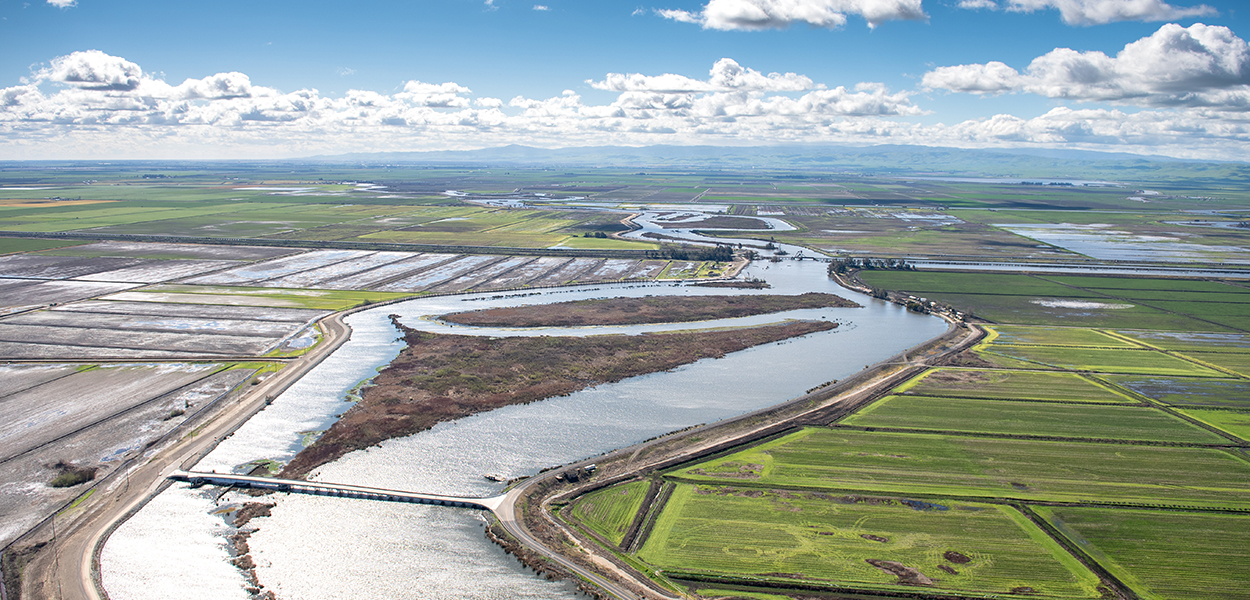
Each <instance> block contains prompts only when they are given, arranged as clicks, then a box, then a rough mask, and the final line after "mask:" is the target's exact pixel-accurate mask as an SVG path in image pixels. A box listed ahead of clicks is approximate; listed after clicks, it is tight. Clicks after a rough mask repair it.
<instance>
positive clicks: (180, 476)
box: [168, 471, 504, 512]
mask: <svg viewBox="0 0 1250 600" xmlns="http://www.w3.org/2000/svg"><path fill="white" fill-rule="evenodd" d="M168 478H169V479H172V480H174V481H184V482H187V483H190V484H191V486H192V487H199V486H202V485H219V486H223V487H236V488H252V489H258V490H272V491H275V492H288V493H291V494H312V495H314V496H334V497H337V498H358V499H362V500H381V501H383V502H408V503H411V504H433V505H436V506H456V507H460V508H471V509H476V510H489V511H491V512H496V511H498V510H499V506H500V505H501V504H503V501H504V496H494V497H491V498H473V497H458V496H440V495H438V494H421V493H417V492H404V491H400V490H387V489H382V488H371V487H364V486H359V485H344V484H341V483H322V482H319V481H302V480H298V479H275V478H273V477H252V476H250V475H232V474H229V473H204V472H200V471H174V472H173V473H171V474H170V475H169V477H168Z"/></svg>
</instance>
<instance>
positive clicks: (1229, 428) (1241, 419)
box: [1179, 408, 1250, 442]
mask: <svg viewBox="0 0 1250 600" xmlns="http://www.w3.org/2000/svg"><path fill="white" fill-rule="evenodd" d="M1179 412H1180V413H1181V414H1183V415H1186V416H1189V417H1193V418H1194V419H1197V420H1199V421H1202V422H1203V423H1206V424H1207V425H1210V426H1212V427H1216V428H1219V429H1222V430H1224V431H1226V432H1228V433H1230V434H1232V435H1235V436H1237V437H1239V438H1241V439H1242V440H1245V441H1248V442H1250V411H1245V410H1243V411H1237V410H1210V409H1199V408H1186V409H1182V410H1180V411H1179Z"/></svg>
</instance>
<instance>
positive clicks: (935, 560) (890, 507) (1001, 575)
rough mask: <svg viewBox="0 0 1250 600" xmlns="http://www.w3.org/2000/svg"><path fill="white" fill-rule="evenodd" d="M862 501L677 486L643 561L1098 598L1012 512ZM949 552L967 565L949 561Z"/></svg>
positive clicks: (1089, 580)
mask: <svg viewBox="0 0 1250 600" xmlns="http://www.w3.org/2000/svg"><path fill="white" fill-rule="evenodd" d="M859 500H860V501H859V502H854V501H849V499H844V498H835V497H830V496H828V495H824V494H812V493H790V492H784V491H779V490H771V491H760V490H751V489H744V488H733V487H719V486H694V485H681V486H678V487H677V489H676V490H675V491H674V493H673V496H672V498H671V499H670V500H669V502H668V504H667V505H666V506H665V508H664V512H663V513H662V514H661V515H660V518H659V520H658V521H657V522H656V525H655V529H654V530H653V532H652V534H651V536H650V537H649V538H648V539H647V542H646V544H644V546H643V547H642V549H641V550H640V551H639V552H638V556H639V558H641V559H642V560H644V561H646V562H648V563H650V564H652V565H655V566H657V567H660V568H662V569H664V570H665V571H667V572H668V574H669V575H670V576H675V577H680V572H702V573H713V574H726V575H731V576H742V577H744V579H747V580H749V579H750V578H752V577H760V576H763V577H769V576H771V577H772V578H774V579H773V580H774V581H776V580H777V579H781V580H782V581H786V580H789V581H793V582H795V583H799V582H803V581H814V582H824V581H827V580H835V581H837V582H838V583H839V584H840V585H851V586H856V587H862V588H866V589H890V588H894V589H898V588H899V587H901V586H898V578H897V577H896V576H895V575H892V574H890V573H887V572H885V571H883V570H882V569H879V568H877V567H874V566H873V565H872V564H870V563H868V562H867V561H868V560H880V561H897V562H899V563H902V564H903V565H905V566H907V567H910V568H913V569H916V570H918V571H919V572H920V573H922V574H923V575H925V576H927V577H929V578H931V579H932V580H934V585H932V586H926V587H925V588H924V589H925V591H926V592H929V593H938V592H943V591H944V592H962V593H995V594H1007V593H1010V592H1011V590H1012V589H1013V588H1020V587H1031V588H1033V589H1034V590H1036V591H1038V592H1040V593H1042V594H1044V595H1046V596H1048V597H1078V598H1088V597H1097V596H1098V593H1097V591H1096V589H1095V588H1096V587H1097V585H1098V581H1097V578H1096V577H1094V576H1093V575H1092V574H1091V573H1089V572H1088V571H1087V570H1086V569H1084V568H1083V567H1082V566H1081V565H1080V564H1079V563H1077V562H1076V560H1075V559H1073V558H1071V556H1069V555H1068V554H1067V553H1066V552H1064V551H1063V550H1062V549H1061V548H1060V547H1059V545H1058V544H1056V543H1055V542H1054V541H1052V540H1051V539H1050V538H1048V537H1047V536H1046V535H1045V534H1044V533H1043V532H1041V531H1040V530H1038V529H1037V528H1036V527H1035V526H1034V525H1033V524H1032V523H1030V522H1029V521H1028V520H1027V519H1026V518H1024V516H1023V515H1021V514H1020V513H1018V512H1016V511H1015V510H1014V509H1011V508H1009V507H1005V506H994V505H987V504H976V503H966V502H946V501H943V502H942V503H941V504H940V507H939V505H936V504H932V505H928V507H929V508H930V509H929V510H916V508H913V506H920V507H925V506H926V505H923V504H915V505H908V504H907V503H905V502H902V501H899V500H893V499H862V498H861V499H859ZM942 509H945V510H942ZM863 536H874V537H875V538H876V539H869V538H866V537H863ZM880 540H885V541H880ZM947 552H957V553H959V554H962V555H964V556H965V557H968V558H970V559H971V560H969V561H967V562H963V563H957V562H953V561H951V560H950V559H948V558H946V557H945V555H946V553H947ZM956 560H960V559H959V558H956ZM939 565H944V566H946V567H947V568H950V569H951V570H952V571H955V573H950V572H947V571H944V570H942V569H940V568H939ZM674 571H678V572H679V573H673V572H674ZM903 589H911V590H913V591H914V590H915V589H916V588H914V587H911V588H903Z"/></svg>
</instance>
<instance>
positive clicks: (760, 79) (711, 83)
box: [586, 58, 818, 93]
mask: <svg viewBox="0 0 1250 600" xmlns="http://www.w3.org/2000/svg"><path fill="white" fill-rule="evenodd" d="M586 83H588V84H590V86H591V87H593V88H595V89H598V90H607V91H611V92H665V93H689V92H714V91H731V90H733V91H758V92H799V91H803V90H810V89H813V88H814V87H818V86H816V85H815V84H813V83H812V80H811V79H810V78H808V77H804V76H802V75H796V74H794V73H786V74H784V75H783V74H781V73H769V74H768V75H764V74H763V73H760V72H759V71H756V70H755V69H749V68H745V67H743V66H741V65H739V64H738V62H737V61H735V60H733V59H731V58H722V59H720V60H718V61H716V63H715V64H713V65H712V69H711V71H709V77H708V79H707V80H706V81H704V80H699V79H692V78H690V77H686V76H684V75H674V74H672V73H665V74H664V75H642V74H640V73H630V74H628V75H626V74H622V73H608V75H607V77H605V78H604V80H603V81H592V80H586Z"/></svg>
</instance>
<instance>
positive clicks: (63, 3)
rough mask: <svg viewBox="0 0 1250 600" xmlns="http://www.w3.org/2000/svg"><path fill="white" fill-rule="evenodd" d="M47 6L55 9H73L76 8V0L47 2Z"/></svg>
mask: <svg viewBox="0 0 1250 600" xmlns="http://www.w3.org/2000/svg"><path fill="white" fill-rule="evenodd" d="M48 4H51V5H52V6H55V7H57V8H74V7H75V6H78V0H48Z"/></svg>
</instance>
